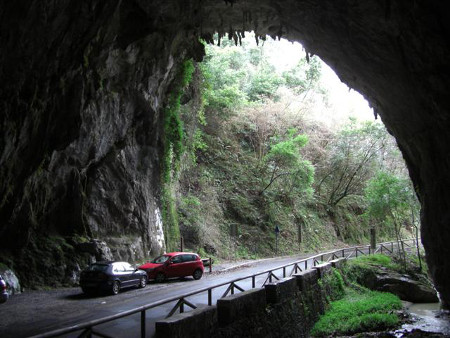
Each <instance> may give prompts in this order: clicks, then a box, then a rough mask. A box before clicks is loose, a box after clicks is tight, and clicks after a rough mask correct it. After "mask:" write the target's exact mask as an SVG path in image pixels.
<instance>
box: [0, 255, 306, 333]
mask: <svg viewBox="0 0 450 338" xmlns="http://www.w3.org/2000/svg"><path fill="white" fill-rule="evenodd" d="M306 257H307V256H306V255H299V256H291V257H282V258H274V259H265V260H259V261H248V262H245V263H242V262H241V263H232V264H227V265H222V266H221V265H217V266H213V272H212V273H209V272H207V271H208V268H206V269H205V274H204V275H203V278H202V279H201V280H198V281H195V280H194V279H193V278H192V277H186V278H184V279H181V280H180V279H176V280H171V281H168V282H165V283H154V282H150V283H149V284H148V285H147V287H146V288H144V289H134V288H131V289H128V290H123V291H121V292H120V293H119V294H118V295H117V296H96V297H89V296H86V295H84V294H83V293H82V292H81V289H80V288H64V289H57V290H51V291H30V292H24V293H22V294H19V295H15V296H13V297H11V298H10V299H9V300H8V302H6V303H4V304H2V305H1V306H0V309H1V316H0V337H4V338H6V337H15V338H16V337H18V338H20V337H29V336H33V335H37V334H42V333H45V332H48V331H52V330H55V329H59V328H63V327H67V326H71V325H75V324H79V323H82V322H87V321H91V320H94V319H98V318H102V317H105V316H110V315H113V314H117V313H120V312H123V311H126V310H130V309H133V308H136V307H139V306H143V305H146V304H149V303H153V302H156V301H159V300H163V299H167V298H171V297H174V296H181V295H183V294H186V293H188V292H191V291H195V290H199V289H203V288H207V287H210V286H214V285H218V284H221V283H225V282H228V281H231V280H234V279H237V278H241V277H245V276H248V275H252V274H256V273H258V272H261V271H265V270H267V269H273V268H275V267H279V266H282V265H285V264H288V263H291V262H295V261H298V260H301V259H303V258H306ZM308 265H309V266H311V265H312V262H309V263H308ZM289 272H290V271H288V272H287V273H289ZM276 274H277V275H278V276H279V277H282V270H279V271H277V272H276ZM266 278H267V275H265V276H260V277H258V278H256V287H261V286H262V284H263V283H264V281H265V279H266ZM237 284H238V285H239V286H240V287H241V288H243V289H244V290H248V289H251V287H252V284H251V279H247V280H246V281H241V282H239V283H237ZM226 288H227V286H223V287H221V288H218V289H215V290H214V291H213V299H214V300H216V299H217V298H220V297H221V296H222V295H223V293H224V292H225V290H226ZM188 300H189V301H190V302H191V303H193V304H196V305H199V304H207V302H208V298H207V293H206V292H204V293H202V294H199V295H195V296H192V297H189V298H188ZM214 303H215V301H214ZM174 305H175V302H174V303H173V304H168V305H164V306H160V307H158V308H156V309H152V310H148V311H147V312H146V329H147V336H149V337H151V336H152V334H153V332H154V322H155V321H156V320H158V319H161V318H164V317H165V316H166V315H167V314H168V313H169V311H170V310H171V308H172V307H173V306H174ZM188 309H189V308H187V307H185V310H188ZM139 329H140V314H139V313H138V314H135V315H132V316H128V317H126V318H123V319H119V320H116V321H114V322H111V323H105V324H102V325H100V326H98V327H97V330H98V331H101V332H102V333H105V334H108V335H112V336H114V337H138V336H139V334H140V333H139V332H140V331H139ZM79 334H80V331H79V332H77V333H71V334H67V335H65V336H64V337H77V336H78V335H79Z"/></svg>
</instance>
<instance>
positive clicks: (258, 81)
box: [202, 33, 419, 240]
mask: <svg viewBox="0 0 450 338" xmlns="http://www.w3.org/2000/svg"><path fill="white" fill-rule="evenodd" d="M254 41H255V39H254V36H252V35H250V34H249V33H246V36H245V38H243V39H242V40H241V41H240V43H239V42H238V41H233V40H228V39H223V40H222V41H221V43H220V46H217V45H218V44H219V43H218V39H217V37H216V39H214V40H213V41H212V42H215V45H213V44H212V43H211V44H209V45H207V46H206V56H205V58H204V61H203V63H204V64H206V65H205V66H204V68H202V70H204V71H206V72H209V74H208V76H207V79H209V80H211V84H210V86H211V87H213V88H212V92H213V93H212V94H211V93H209V94H208V95H209V98H208V100H207V101H208V102H209V103H211V102H212V104H211V107H212V108H210V109H211V110H215V111H220V112H221V116H222V119H225V118H224V116H227V117H228V116H229V115H230V111H233V110H238V111H239V112H235V111H233V112H232V113H234V114H237V115H238V114H243V116H244V117H243V120H245V119H247V120H248V121H250V123H249V125H246V126H245V127H242V126H241V127H242V131H241V133H242V134H243V135H247V136H246V137H245V138H243V140H242V141H243V142H244V143H249V144H250V146H249V147H248V148H250V149H252V150H255V151H256V150H257V152H258V153H259V156H260V157H261V158H263V157H264V155H266V153H267V151H268V150H269V149H270V147H271V146H273V144H271V140H270V138H271V137H273V136H277V137H279V138H280V139H283V138H286V131H287V130H289V129H290V128H294V127H295V128H297V129H298V131H299V132H300V131H302V132H305V133H306V134H307V135H308V136H310V143H313V144H314V145H312V146H311V147H310V148H309V149H308V150H307V152H314V151H317V152H321V151H322V152H326V151H329V152H330V153H332V149H334V151H336V153H334V154H332V155H330V156H334V157H340V156H342V157H345V155H344V154H339V153H338V151H342V152H343V151H346V152H347V154H348V153H351V154H353V157H352V158H351V159H350V157H347V158H349V162H348V163H347V165H349V166H350V165H351V167H348V168H347V171H348V172H355V175H356V173H358V176H357V178H358V183H357V184H358V185H352V182H350V179H349V178H350V176H351V175H349V174H347V173H346V172H343V173H342V171H343V167H342V163H338V162H337V161H336V162H334V163H331V161H330V162H326V161H323V162H320V161H317V162H315V163H314V165H315V167H316V168H317V171H316V173H317V174H318V178H317V179H316V181H317V182H321V184H320V187H322V188H323V189H322V191H321V194H319V195H318V197H320V199H321V200H324V201H323V204H324V205H328V207H330V208H334V207H335V206H336V205H338V204H339V203H340V202H341V201H344V202H345V201H346V200H348V198H347V199H345V198H346V197H350V198H352V197H353V198H355V197H356V196H358V197H360V198H362V196H363V195H364V186H365V184H366V183H367V182H368V181H369V178H371V177H370V175H372V176H375V170H374V171H371V170H369V169H368V168H369V167H370V166H374V163H375V161H372V159H374V158H375V157H377V156H378V154H374V153H372V152H370V151H371V150H370V149H369V148H368V146H370V147H373V149H376V151H378V152H379V153H380V154H381V153H382V152H383V151H385V153H386V154H387V153H389V151H392V152H395V153H396V155H398V149H397V147H396V144H395V141H394V140H393V138H391V137H390V136H388V135H387V133H386V132H385V131H384V136H380V135H381V134H370V133H374V132H377V133H378V132H380V131H381V129H382V128H383V127H377V128H374V129H372V130H369V129H368V128H367V126H369V125H370V126H372V127H373V124H376V123H377V124H378V126H380V125H381V122H380V121H379V120H378V121H374V116H373V111H372V110H371V109H370V108H369V107H368V104H367V101H365V100H364V98H363V97H362V96H361V95H360V94H359V93H357V92H355V91H350V89H349V88H348V87H347V86H346V85H344V84H342V83H341V81H340V80H339V79H338V77H337V76H336V75H335V74H334V73H333V71H332V70H331V69H330V68H329V67H328V66H326V64H325V63H324V62H323V61H321V60H320V59H319V58H318V57H316V56H309V60H308V59H307V58H306V57H305V51H304V49H303V47H302V46H301V45H300V44H299V43H291V42H288V41H287V40H284V39H282V40H281V41H276V40H273V39H271V38H270V37H267V39H266V40H262V39H259V44H258V43H255V42H254ZM211 68H214V69H211ZM322 71H326V72H327V73H326V77H325V79H324V78H323V76H322V75H323V74H322ZM311 79H313V80H314V81H313V80H311ZM335 86H339V88H338V89H337V90H336V91H337V93H332V94H330V93H329V92H331V91H333V90H335ZM286 93H288V94H286ZM328 95H330V96H332V98H331V99H329V97H328ZM211 97H212V99H211ZM336 97H337V100H336V102H333V99H336ZM355 97H356V98H355ZM348 98H350V99H348ZM348 100H351V101H353V102H351V103H353V104H354V105H348V104H345V103H348V102H347V101H348ZM227 101H230V102H232V103H227ZM355 101H356V102H355ZM242 102H245V103H242ZM227 104H228V105H229V106H226V105H227ZM344 104H345V105H344ZM239 105H241V106H239ZM223 106H226V107H223ZM230 106H232V107H230ZM234 106H237V107H238V108H234ZM337 108H338V109H339V110H338V109H337ZM348 110H351V111H350V112H349V111H348ZM360 110H364V111H363V112H361V111H360ZM284 113H286V114H285V115H286V118H285V119H283V118H280V119H278V120H276V119H277V118H278V117H277V116H279V115H283V114H284ZM349 113H350V114H349ZM360 113H361V115H362V116H363V118H362V120H363V122H367V123H366V124H365V126H366V127H365V129H364V128H362V127H361V126H357V123H355V125H353V126H351V127H349V126H347V128H348V130H347V132H350V133H347V134H346V133H344V132H342V129H343V127H342V125H343V124H346V123H348V122H349V117H350V116H353V117H354V118H355V119H356V118H357V117H358V116H360ZM215 114H216V115H217V112H215ZM289 114H291V115H292V116H296V118H297V120H295V121H294V120H291V121H289V117H288V116H289ZM213 115H214V112H213ZM231 115H232V114H231ZM268 115H272V116H274V118H273V119H274V120H275V121H276V122H273V121H271V119H270V118H269V117H268ZM302 119H303V120H302ZM230 120H232V119H230ZM352 120H353V119H352ZM343 121H344V122H343ZM271 123H274V124H278V127H277V128H275V127H273V126H271V125H270V124H271ZM289 123H291V124H289ZM302 123H304V125H302ZM308 123H309V124H310V125H308V126H306V125H307V124H308ZM352 123H353V122H352ZM283 124H285V125H283ZM213 125H214V126H217V125H218V123H213ZM206 128H207V129H208V126H207V127H206ZM236 128H239V127H236ZM270 128H273V129H271V130H270V131H268V129H270ZM338 129H340V131H339V132H340V133H341V136H342V139H344V140H345V141H348V142H349V143H352V142H353V144H352V145H349V144H347V145H340V146H337V145H336V144H337V143H338V142H340V143H341V144H342V143H343V141H342V139H341V140H337V139H334V138H333V137H330V135H326V133H325V132H324V134H320V133H321V132H323V130H327V131H330V134H331V133H333V134H334V133H335V134H336V135H337V134H338V133H337V130H338ZM210 131H211V133H212V134H213V135H214V133H217V128H215V130H210ZM271 133H272V134H271ZM308 133H310V134H308ZM358 133H359V137H360V138H362V139H364V140H361V139H358ZM223 136H225V138H226V135H219V136H218V138H219V139H221V138H223ZM352 137H353V139H352ZM318 139H319V140H320V141H318ZM378 141H379V142H380V143H379V144H377V146H376V147H375V146H374V144H375V143H374V142H378ZM319 142H322V143H319ZM358 142H359V143H358ZM364 142H366V144H364ZM378 146H379V147H380V149H378ZM252 147H253V148H252ZM339 147H341V148H339ZM389 147H390V148H389ZM256 148H257V149H256ZM321 148H322V149H321ZM388 150H389V151H388ZM365 151H367V152H368V153H369V154H370V156H369V157H370V158H371V161H366V158H365V157H366V156H367V154H366V153H364V152H365ZM338 155H339V156H338ZM347 156H348V155H347ZM312 157H314V156H312ZM386 157H387V156H386ZM310 158H311V157H310ZM392 158H393V157H390V159H392ZM395 160H396V162H397V163H399V166H398V168H395V166H393V165H391V167H390V169H391V171H392V172H394V171H395V170H397V169H398V171H399V173H400V174H401V175H402V177H403V180H402V182H405V183H406V185H407V187H406V189H407V190H408V191H409V193H410V195H411V198H412V199H414V201H415V202H414V203H417V201H416V200H415V195H414V193H413V189H412V187H411V183H410V178H409V177H408V175H407V169H406V167H405V165H404V162H403V159H402V158H401V157H400V156H397V158H396V159H395ZM382 161H385V162H387V161H386V159H382V160H381V159H380V161H379V163H378V165H380V166H381V162H382ZM313 162H314V160H313ZM350 162H351V163H350ZM339 165H341V167H340V166H339ZM333 166H335V167H333ZM325 167H327V168H331V167H333V168H336V173H337V174H335V176H336V177H337V178H339V176H338V175H341V173H342V176H340V177H341V178H342V179H343V180H346V181H345V182H346V184H347V180H348V181H349V182H348V186H351V189H355V191H353V192H352V193H351V194H349V196H347V195H346V194H347V192H346V191H343V189H342V187H339V185H336V186H335V187H330V188H329V187H327V185H326V184H323V185H322V183H323V182H328V181H330V180H331V179H330V178H329V177H331V175H332V173H330V172H327V171H326V170H324V168H325ZM361 168H363V170H361ZM365 169H367V170H365ZM385 170H386V169H385ZM363 175H365V176H363ZM344 176H347V178H345V177H344ZM362 177H364V179H363V178H362ZM217 179H218V180H219V178H217ZM336 180H337V181H339V180H338V179H336ZM359 180H361V182H360V181H359ZM355 181H356V180H355ZM346 184H344V185H343V186H347V185H346ZM243 186H247V184H244V185H243ZM348 186H347V187H348ZM327 189H330V193H329V195H330V196H329V197H327V193H328V191H327ZM340 189H341V190H340ZM344 199H345V200H344ZM341 204H342V203H341ZM356 209H357V210H360V209H362V208H356ZM414 212H415V217H414V219H415V220H416V221H417V220H418V219H419V217H418V208H415V210H414ZM269 223H270V222H269ZM292 231H293V232H297V231H298V230H297V229H293V230H292ZM335 231H336V233H337V235H338V237H339V236H342V238H343V239H350V238H351V236H350V235H349V234H347V233H346V231H343V230H342V229H339V227H338V226H336V229H335ZM367 232H368V231H367ZM380 237H381V236H380ZM383 239H384V240H388V239H389V240H390V239H393V237H392V238H383Z"/></svg>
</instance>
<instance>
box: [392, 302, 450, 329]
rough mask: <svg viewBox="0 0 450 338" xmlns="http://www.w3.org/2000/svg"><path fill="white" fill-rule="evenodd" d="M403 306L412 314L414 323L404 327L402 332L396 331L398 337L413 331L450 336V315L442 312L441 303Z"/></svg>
mask: <svg viewBox="0 0 450 338" xmlns="http://www.w3.org/2000/svg"><path fill="white" fill-rule="evenodd" d="M403 306H404V307H405V308H406V309H407V310H408V312H409V313H411V316H412V318H413V320H414V322H413V323H408V324H404V325H402V328H401V329H400V330H396V331H395V336H396V337H402V336H403V335H404V334H405V333H408V332H411V331H413V330H421V331H424V332H430V333H441V334H443V335H445V336H450V314H449V312H448V311H442V310H441V308H440V304H439V303H424V304H416V303H409V302H403Z"/></svg>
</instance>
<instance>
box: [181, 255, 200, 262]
mask: <svg viewBox="0 0 450 338" xmlns="http://www.w3.org/2000/svg"><path fill="white" fill-rule="evenodd" d="M196 259H197V256H196V255H183V262H192V261H195V260H196Z"/></svg>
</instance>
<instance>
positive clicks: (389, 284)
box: [375, 271, 439, 303]
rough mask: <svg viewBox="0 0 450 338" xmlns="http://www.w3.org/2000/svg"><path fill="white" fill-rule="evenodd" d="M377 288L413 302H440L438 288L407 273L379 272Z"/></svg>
mask: <svg viewBox="0 0 450 338" xmlns="http://www.w3.org/2000/svg"><path fill="white" fill-rule="evenodd" d="M375 289H376V290H377V291H384V292H390V293H393V294H395V295H397V296H398V297H399V298H400V299H402V300H406V301H409V302H413V303H436V302H439V298H438V296H437V293H436V290H434V289H433V288H432V287H431V286H430V285H427V284H425V283H422V282H420V281H417V280H414V279H412V277H411V276H410V275H407V274H399V273H397V272H386V271H384V272H381V273H377V274H376V282H375Z"/></svg>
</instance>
